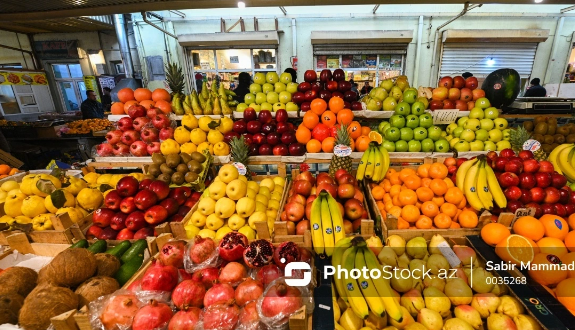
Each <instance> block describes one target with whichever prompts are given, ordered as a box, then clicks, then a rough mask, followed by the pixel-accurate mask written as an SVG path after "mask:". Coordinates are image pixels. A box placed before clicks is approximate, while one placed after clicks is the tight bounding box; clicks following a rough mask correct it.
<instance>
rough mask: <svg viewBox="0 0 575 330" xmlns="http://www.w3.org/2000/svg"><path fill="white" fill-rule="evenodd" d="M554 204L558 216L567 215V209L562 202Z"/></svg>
mask: <svg viewBox="0 0 575 330" xmlns="http://www.w3.org/2000/svg"><path fill="white" fill-rule="evenodd" d="M554 206H555V212H556V213H555V214H557V215H558V216H560V217H565V216H567V210H565V206H563V204H559V203H556V204H555V205H554Z"/></svg>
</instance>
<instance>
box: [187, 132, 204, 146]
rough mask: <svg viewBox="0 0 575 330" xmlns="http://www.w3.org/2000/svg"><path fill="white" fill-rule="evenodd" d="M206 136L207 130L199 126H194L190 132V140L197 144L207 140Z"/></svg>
mask: <svg viewBox="0 0 575 330" xmlns="http://www.w3.org/2000/svg"><path fill="white" fill-rule="evenodd" d="M206 138H207V135H206V132H204V131H202V130H201V129H199V128H194V129H193V130H192V132H191V133H190V141H192V143H193V144H195V145H199V144H200V143H202V142H205V141H206Z"/></svg>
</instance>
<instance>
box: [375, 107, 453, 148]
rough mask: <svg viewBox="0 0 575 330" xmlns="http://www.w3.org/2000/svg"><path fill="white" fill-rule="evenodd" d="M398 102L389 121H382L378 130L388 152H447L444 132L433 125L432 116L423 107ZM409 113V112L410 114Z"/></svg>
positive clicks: (447, 146) (447, 143)
mask: <svg viewBox="0 0 575 330" xmlns="http://www.w3.org/2000/svg"><path fill="white" fill-rule="evenodd" d="M404 103H405V102H400V103H399V104H398V105H397V108H396V109H395V114H394V115H393V116H391V118H389V122H387V121H382V122H381V123H380V124H379V127H378V130H379V132H380V133H381V134H382V136H383V139H384V141H383V144H382V145H383V147H384V148H385V149H386V150H387V151H388V152H394V151H396V152H406V151H408V152H420V151H422V152H432V151H436V152H448V151H449V142H448V141H447V140H446V133H445V132H444V131H443V130H442V129H441V128H440V127H439V126H435V125H433V117H432V116H431V115H430V114H429V113H423V111H424V109H423V108H419V109H416V108H411V109H410V108H409V104H407V103H405V104H404ZM410 113H411V114H410Z"/></svg>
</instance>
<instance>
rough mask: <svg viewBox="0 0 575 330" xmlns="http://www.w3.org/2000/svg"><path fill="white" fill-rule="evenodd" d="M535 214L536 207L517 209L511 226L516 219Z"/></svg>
mask: <svg viewBox="0 0 575 330" xmlns="http://www.w3.org/2000/svg"><path fill="white" fill-rule="evenodd" d="M534 215H535V209H534V208H532V207H529V208H521V209H517V211H515V216H514V217H513V221H511V224H510V225H509V226H510V227H512V226H513V224H514V223H515V221H516V220H517V219H519V218H521V217H532V216H534Z"/></svg>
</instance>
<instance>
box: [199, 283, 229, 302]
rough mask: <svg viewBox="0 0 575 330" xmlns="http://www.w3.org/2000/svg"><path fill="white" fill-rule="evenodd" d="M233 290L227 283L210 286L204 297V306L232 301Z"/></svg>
mask: <svg viewBox="0 0 575 330" xmlns="http://www.w3.org/2000/svg"><path fill="white" fill-rule="evenodd" d="M234 295H235V291H234V288H233V287H232V286H231V285H229V284H227V283H217V284H214V286H212V287H211V288H210V289H209V290H208V292H206V295H205V296H204V306H205V307H208V306H211V305H215V304H219V303H223V302H226V301H229V300H231V299H234Z"/></svg>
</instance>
